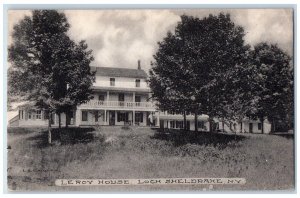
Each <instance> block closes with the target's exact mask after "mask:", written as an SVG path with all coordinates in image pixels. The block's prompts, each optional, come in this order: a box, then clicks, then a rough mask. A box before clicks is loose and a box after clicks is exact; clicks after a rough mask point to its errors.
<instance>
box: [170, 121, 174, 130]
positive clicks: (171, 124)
mask: <svg viewBox="0 0 300 198" xmlns="http://www.w3.org/2000/svg"><path fill="white" fill-rule="evenodd" d="M170 128H171V129H174V128H175V121H170Z"/></svg>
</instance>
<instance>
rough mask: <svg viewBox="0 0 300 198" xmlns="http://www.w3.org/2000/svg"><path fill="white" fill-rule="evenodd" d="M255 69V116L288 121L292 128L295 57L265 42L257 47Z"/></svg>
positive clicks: (252, 56)
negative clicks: (293, 64) (292, 60)
mask: <svg viewBox="0 0 300 198" xmlns="http://www.w3.org/2000/svg"><path fill="white" fill-rule="evenodd" d="M249 60H250V67H251V68H252V81H251V85H252V89H251V94H252V95H253V97H252V100H251V102H252V104H251V107H252V111H251V112H249V113H248V114H249V115H250V116H251V117H258V118H260V119H264V118H265V117H267V118H268V119H269V120H270V121H273V120H282V121H285V122H286V124H287V125H289V126H287V127H289V128H291V124H292V123H291V120H290V118H291V117H293V108H294V102H293V100H294V97H293V96H294V95H293V90H294V89H293V86H294V82H293V67H292V62H291V57H290V56H289V55H288V54H287V53H285V52H284V51H283V50H282V49H280V48H279V47H278V46H277V45H274V44H268V43H265V42H262V43H259V44H257V45H255V46H254V49H253V50H252V51H251V53H250V56H249Z"/></svg>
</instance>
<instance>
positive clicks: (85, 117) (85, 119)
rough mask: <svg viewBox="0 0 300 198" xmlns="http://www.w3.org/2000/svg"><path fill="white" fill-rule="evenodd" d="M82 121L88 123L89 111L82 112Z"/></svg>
mask: <svg viewBox="0 0 300 198" xmlns="http://www.w3.org/2000/svg"><path fill="white" fill-rule="evenodd" d="M81 120H82V121H88V112H87V111H82V112H81Z"/></svg>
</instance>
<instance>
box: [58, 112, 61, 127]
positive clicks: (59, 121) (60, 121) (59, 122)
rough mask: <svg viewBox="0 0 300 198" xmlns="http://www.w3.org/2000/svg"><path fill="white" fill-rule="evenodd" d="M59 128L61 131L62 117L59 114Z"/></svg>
mask: <svg viewBox="0 0 300 198" xmlns="http://www.w3.org/2000/svg"><path fill="white" fill-rule="evenodd" d="M58 128H59V129H61V115H60V112H59V113H58Z"/></svg>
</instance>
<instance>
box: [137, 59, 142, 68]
mask: <svg viewBox="0 0 300 198" xmlns="http://www.w3.org/2000/svg"><path fill="white" fill-rule="evenodd" d="M138 69H141V61H140V60H138Z"/></svg>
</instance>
